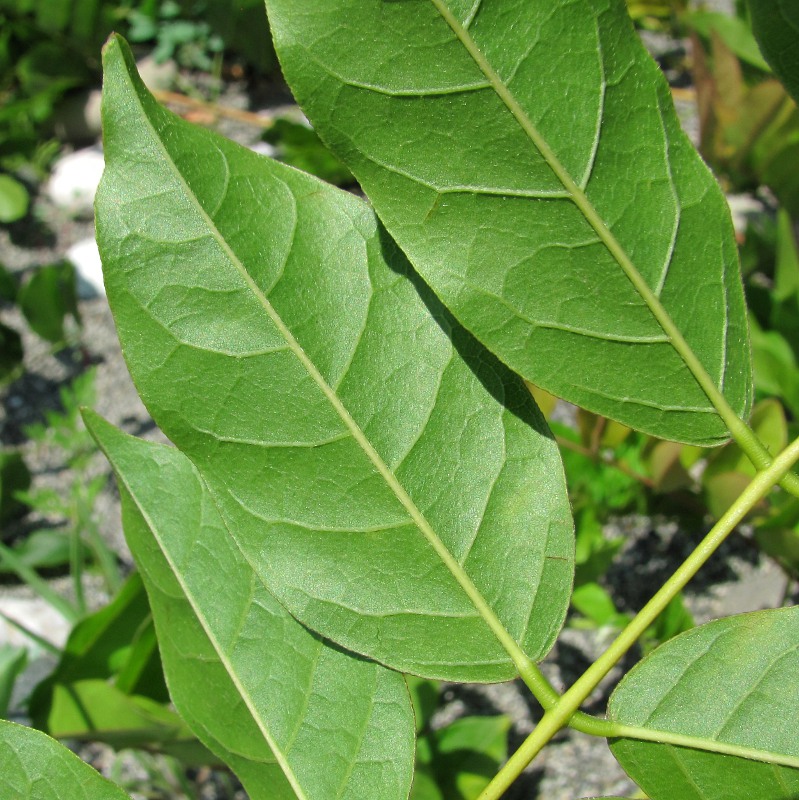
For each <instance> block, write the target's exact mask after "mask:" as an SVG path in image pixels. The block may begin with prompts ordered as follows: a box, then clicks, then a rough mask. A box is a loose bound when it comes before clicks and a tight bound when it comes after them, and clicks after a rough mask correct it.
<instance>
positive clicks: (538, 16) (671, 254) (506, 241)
mask: <svg viewBox="0 0 799 800" xmlns="http://www.w3.org/2000/svg"><path fill="white" fill-rule="evenodd" d="M267 9H268V13H269V17H270V24H271V28H272V31H273V35H274V37H275V42H276V47H277V52H278V55H279V56H280V59H281V63H282V65H283V68H284V73H285V75H286V77H287V80H288V81H289V84H290V85H291V87H292V89H293V91H294V93H295V95H296V97H297V99H298V101H299V103H300V105H301V106H302V107H303V109H304V111H305V112H306V113H307V115H308V117H309V118H310V120H311V122H312V123H313V124H314V127H315V128H316V129H317V131H318V132H319V134H320V135H321V136H322V138H323V139H324V140H325V141H326V143H327V144H328V145H329V146H330V147H331V148H332V149H333V150H334V151H335V152H336V153H337V154H338V155H339V156H340V157H341V158H342V159H343V160H344V161H345V163H346V164H347V165H348V166H349V167H350V168H351V169H352V171H353V172H354V174H355V175H356V177H357V178H358V180H359V181H360V182H361V185H362V186H363V188H364V190H365V192H366V194H367V195H368V196H369V198H370V200H371V201H372V202H373V204H374V206H375V209H376V211H377V213H378V214H379V216H380V218H381V219H382V221H383V222H384V223H385V225H386V227H387V228H388V230H389V231H390V233H391V235H392V236H393V237H394V239H395V240H396V241H397V243H398V244H399V245H400V247H401V248H402V249H403V250H404V251H405V253H406V254H407V255H408V257H409V258H410V260H411V262H412V263H413V265H414V267H415V268H416V269H417V270H418V271H419V272H420V274H421V275H422V277H423V278H424V279H425V280H426V281H427V282H428V283H429V285H430V286H431V287H432V289H433V290H434V291H435V292H436V293H437V295H438V296H439V297H440V298H441V300H442V301H443V302H444V304H445V305H446V306H447V307H448V308H449V309H450V310H451V311H452V312H453V313H454V314H455V316H456V317H457V318H458V319H459V320H460V321H461V322H462V323H463V324H464V325H465V326H466V327H467V328H468V329H469V330H470V331H471V332H472V333H474V334H475V336H477V338H478V339H479V340H480V341H482V342H483V343H484V344H485V345H486V346H487V347H488V348H489V349H491V350H492V351H493V352H495V353H496V354H497V355H498V356H499V357H500V358H501V359H502V361H504V362H505V363H506V364H508V365H510V366H511V367H512V368H513V369H514V370H515V371H516V372H518V373H519V374H521V375H523V376H524V377H525V378H527V379H528V380H530V381H532V382H533V383H535V384H537V385H538V386H541V387H542V388H544V389H546V390H548V391H550V392H552V393H554V394H557V395H558V396H561V397H564V398H565V399H567V400H569V401H571V402H574V403H576V404H578V405H580V406H583V407H585V408H587V409H590V410H591V411H594V412H597V413H600V414H603V415H605V416H609V417H612V418H614V419H617V420H620V421H621V422H623V423H625V424H627V425H630V426H632V427H635V428H638V429H640V430H643V431H646V432H648V433H652V434H654V435H656V436H660V437H663V438H670V439H676V440H680V441H688V442H693V443H697V444H718V443H719V442H721V441H723V440H725V439H727V438H728V437H729V434H728V432H727V430H726V426H725V425H724V424H723V422H722V421H721V419H720V418H719V416H718V415H717V413H716V410H715V408H714V406H713V405H712V404H711V402H710V401H709V400H708V396H707V394H706V392H705V390H703V389H702V388H701V386H700V385H699V384H698V383H697V380H696V378H695V377H694V374H692V372H691V370H690V369H689V368H688V365H687V362H686V360H685V356H684V355H683V354H682V352H678V350H677V349H676V346H675V342H676V337H675V336H674V333H673V329H668V330H667V328H665V327H664V324H663V323H662V316H663V315H665V316H666V317H668V318H669V319H670V320H671V322H672V323H673V324H674V326H676V329H677V331H678V332H679V334H680V336H681V338H683V339H684V342H685V345H686V347H687V348H688V349H689V350H690V351H691V352H692V353H693V354H694V355H695V356H696V358H697V359H698V361H699V362H700V363H701V365H702V367H703V369H704V370H705V371H706V373H707V374H708V375H709V378H710V383H711V385H715V386H716V387H717V388H718V389H720V390H721V391H722V393H723V394H724V396H725V397H726V398H727V400H728V402H729V404H730V406H731V407H732V408H733V409H734V410H735V412H736V413H738V414H741V415H746V414H747V413H748V409H749V406H750V403H751V374H750V373H751V370H750V366H749V364H750V357H749V350H748V347H749V346H748V334H747V327H746V318H745V310H744V301H743V292H742V287H741V280H740V275H739V267H738V258H737V252H736V247H735V241H734V237H733V231H732V225H731V222H730V216H729V212H728V209H727V206H726V202H725V199H724V197H723V195H722V192H721V190H720V189H719V187H718V185H717V184H716V182H715V180H714V178H713V177H712V175H711V174H710V172H709V171H708V169H707V168H706V167H705V166H704V164H703V163H702V161H701V159H700V158H699V156H698V155H697V153H696V152H695V150H694V149H693V147H692V146H691V144H690V142H689V141H688V139H687V138H686V136H685V135H684V134H683V133H682V131H681V130H680V127H679V123H678V121H677V117H676V115H675V113H674V109H673V106H672V103H671V99H670V96H669V90H668V87H667V85H666V82H665V80H664V78H663V76H662V75H661V74H660V72H659V70H658V69H657V67H656V65H655V64H654V62H653V61H652V60H651V59H650V58H649V56H648V55H647V54H646V52H645V51H644V49H643V47H642V45H641V44H640V42H639V41H638V39H637V37H636V35H635V32H634V31H633V28H632V25H631V23H630V20H629V18H628V16H627V14H626V11H625V7H624V3H623V2H622V0H553V2H530V1H529V0H482V1H481V0H406V1H405V2H384V0H335V2H325V3H318V2H316V1H315V0H267Z"/></svg>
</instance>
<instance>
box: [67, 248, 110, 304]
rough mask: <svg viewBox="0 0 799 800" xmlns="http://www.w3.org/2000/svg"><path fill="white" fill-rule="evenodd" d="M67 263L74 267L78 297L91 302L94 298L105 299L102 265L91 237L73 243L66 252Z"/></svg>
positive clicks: (98, 252)
mask: <svg viewBox="0 0 799 800" xmlns="http://www.w3.org/2000/svg"><path fill="white" fill-rule="evenodd" d="M66 257H67V261H69V262H70V263H71V264H72V266H73V267H75V276H76V278H77V282H78V297H80V299H81V300H91V299H92V298H94V297H105V285H104V284H103V265H102V263H101V261H100V251H99V250H98V249H97V242H96V241H95V239H94V237H93V236H90V237H88V238H86V239H81V240H80V241H79V242H75V244H73V245H72V246H71V247H70V248H69V249H68V250H67V252H66Z"/></svg>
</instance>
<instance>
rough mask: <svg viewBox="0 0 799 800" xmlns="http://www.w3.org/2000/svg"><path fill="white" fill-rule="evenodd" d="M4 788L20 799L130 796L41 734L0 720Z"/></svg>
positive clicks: (78, 799)
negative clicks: (65, 795)
mask: <svg viewBox="0 0 799 800" xmlns="http://www.w3.org/2000/svg"><path fill="white" fill-rule="evenodd" d="M0 775H2V779H0V780H1V781H2V786H3V788H4V789H6V790H7V791H9V792H11V793H12V794H11V796H12V797H15V798H19V800H58V798H60V797H63V796H64V794H63V793H64V791H68V792H69V796H70V797H74V798H75V800H126V798H128V795H127V794H125V792H123V791H122V789H120V788H119V787H118V786H116V785H115V784H113V783H111V781H108V780H106V779H105V778H103V777H102V775H100V774H99V773H97V772H96V771H95V770H93V769H92V768H91V767H90V766H89V765H88V764H85V763H84V762H83V761H81V760H80V759H79V758H78V757H77V756H76V755H75V754H74V753H72V752H71V751H70V750H68V749H67V748H66V747H64V745H62V744H59V743H58V742H56V741H55V740H54V739H51V738H50V737H49V736H47V735H46V734H44V733H41V732H40V731H37V730H33V729H32V728H26V727H24V726H23V725H17V724H16V723H14V722H6V721H4V720H0Z"/></svg>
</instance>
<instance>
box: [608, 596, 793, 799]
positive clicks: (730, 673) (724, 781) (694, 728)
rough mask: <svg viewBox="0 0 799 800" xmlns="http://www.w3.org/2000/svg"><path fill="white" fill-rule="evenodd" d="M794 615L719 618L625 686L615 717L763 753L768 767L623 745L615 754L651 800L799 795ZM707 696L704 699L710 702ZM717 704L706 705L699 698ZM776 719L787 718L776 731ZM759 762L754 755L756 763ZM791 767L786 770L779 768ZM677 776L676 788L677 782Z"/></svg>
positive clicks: (670, 646) (656, 657)
mask: <svg viewBox="0 0 799 800" xmlns="http://www.w3.org/2000/svg"><path fill="white" fill-rule="evenodd" d="M797 625H799V614H797V609H796V608H788V609H777V610H770V611H760V612H754V613H751V614H742V615H739V616H737V617H729V618H727V619H722V620H716V621H714V622H711V623H708V624H706V625H702V626H700V627H699V628H695V629H693V630H692V631H689V632H688V633H685V634H682V635H680V636H678V637H676V638H675V639H672V640H670V641H669V642H667V643H666V644H664V645H662V646H661V647H660V648H658V649H657V650H655V651H654V653H653V654H652V655H651V656H649V657H648V658H647V659H645V660H644V661H643V662H641V664H640V665H639V666H637V667H636V668H634V669H633V670H632V671H631V672H630V673H629V675H628V676H627V677H625V679H624V680H623V681H622V683H621V684H619V687H618V688H617V689H616V691H615V692H614V694H613V696H612V698H611V701H610V704H609V709H608V714H609V718H611V719H613V720H615V721H618V722H621V723H623V724H628V725H634V726H638V727H644V728H652V729H654V730H663V731H667V732H669V733H674V734H679V735H683V736H686V737H694V738H695V739H696V741H697V747H701V746H702V740H706V741H708V742H709V743H710V745H711V746H713V745H717V744H718V745H723V746H732V747H741V748H747V749H749V750H752V751H759V755H758V756H757V757H758V758H760V759H762V760H763V761H766V760H767V761H770V762H771V763H762V762H761V761H755V760H745V759H743V758H737V757H731V756H729V755H718V754H714V753H710V752H703V751H702V750H699V749H697V750H691V749H686V748H681V747H674V746H672V745H664V744H660V743H655V742H642V741H634V740H632V739H629V740H628V739H619V740H616V741H615V742H614V743H613V744H611V749H612V750H613V753H614V755H615V756H616V757H617V758H618V759H619V761H620V763H621V764H622V766H623V767H624V768H625V769H626V770H627V771H628V772H629V773H630V775H631V777H632V778H633V780H635V781H636V782H637V783H639V785H640V786H641V788H642V789H643V790H644V791H645V792H647V794H648V795H649V796H651V797H652V798H653V800H659V799H660V798H666V797H672V798H678V800H688V799H689V798H690V799H691V800H697V799H698V798H702V800H708V798H711V797H716V796H718V794H717V792H718V790H719V787H723V791H724V797H729V798H730V799H731V800H735V799H736V798H744V797H750V796H752V794H751V793H752V792H754V793H755V794H759V795H760V796H769V797H772V796H773V797H775V798H783V797H784V798H789V797H792V796H794V794H795V793H796V791H797V788H799V769H797V768H796V765H797V764H799V750H797V747H796V736H795V731H796V728H797V724H799V719H797V714H796V710H795V709H796V705H795V703H792V702H791V696H792V694H795V690H794V689H793V688H789V687H795V686H796V682H795V680H793V678H792V676H793V675H795V673H796V671H797V668H798V665H797V660H796V647H795V645H794V644H792V643H793V642H795V641H796V630H797ZM703 693H704V694H703ZM700 696H703V697H704V698H705V699H706V698H707V697H713V698H714V702H713V703H712V704H708V703H707V702H704V703H702V704H701V705H700V703H699V701H698V698H699V697H700ZM775 719H779V720H780V724H779V725H775V724H774V721H775ZM752 757H754V756H750V758H752ZM781 764H790V765H791V766H792V767H793V768H790V767H789V766H780V765H781ZM677 776H679V781H678V777H677Z"/></svg>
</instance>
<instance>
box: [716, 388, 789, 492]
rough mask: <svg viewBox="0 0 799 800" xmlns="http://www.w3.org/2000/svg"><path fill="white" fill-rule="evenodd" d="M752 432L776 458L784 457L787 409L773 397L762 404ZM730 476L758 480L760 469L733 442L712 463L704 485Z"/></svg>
mask: <svg viewBox="0 0 799 800" xmlns="http://www.w3.org/2000/svg"><path fill="white" fill-rule="evenodd" d="M749 425H750V426H751V428H752V430H753V431H754V432H755V433H756V434H757V437H758V438H759V439H760V441H761V442H763V444H764V445H765V446H766V447H767V448H768V449H769V452H771V453H773V454H777V453H781V452H782V450H783V448H785V446H786V445H787V444H788V422H787V420H786V419H785V409H783V407H782V403H780V401H779V400H777V399H776V398H774V397H772V398H769V399H768V400H762V401H761V402H759V403H758V404H757V405H756V406H755V407H754V409H753V411H752V418H751V420H750V422H749ZM726 472H740V473H741V474H743V475H748V476H749V477H750V478H754V477H755V475H756V474H757V469H756V468H755V467H754V466H753V465H752V462H751V461H750V460H749V459H748V458H747V457H746V456H745V455H744V453H743V451H742V450H741V448H740V447H739V446H738V445H737V444H735V443H734V442H731V443H730V444H728V445H727V446H726V447H724V448H723V449H721V450H718V451H716V452H715V453H714V454H713V455H712V456H711V458H710V459H709V460H708V465H707V467H706V469H705V471H704V472H703V473H702V481H703V483H707V481H708V480H710V479H711V478H714V477H715V476H717V475H722V474H724V473H726Z"/></svg>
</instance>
